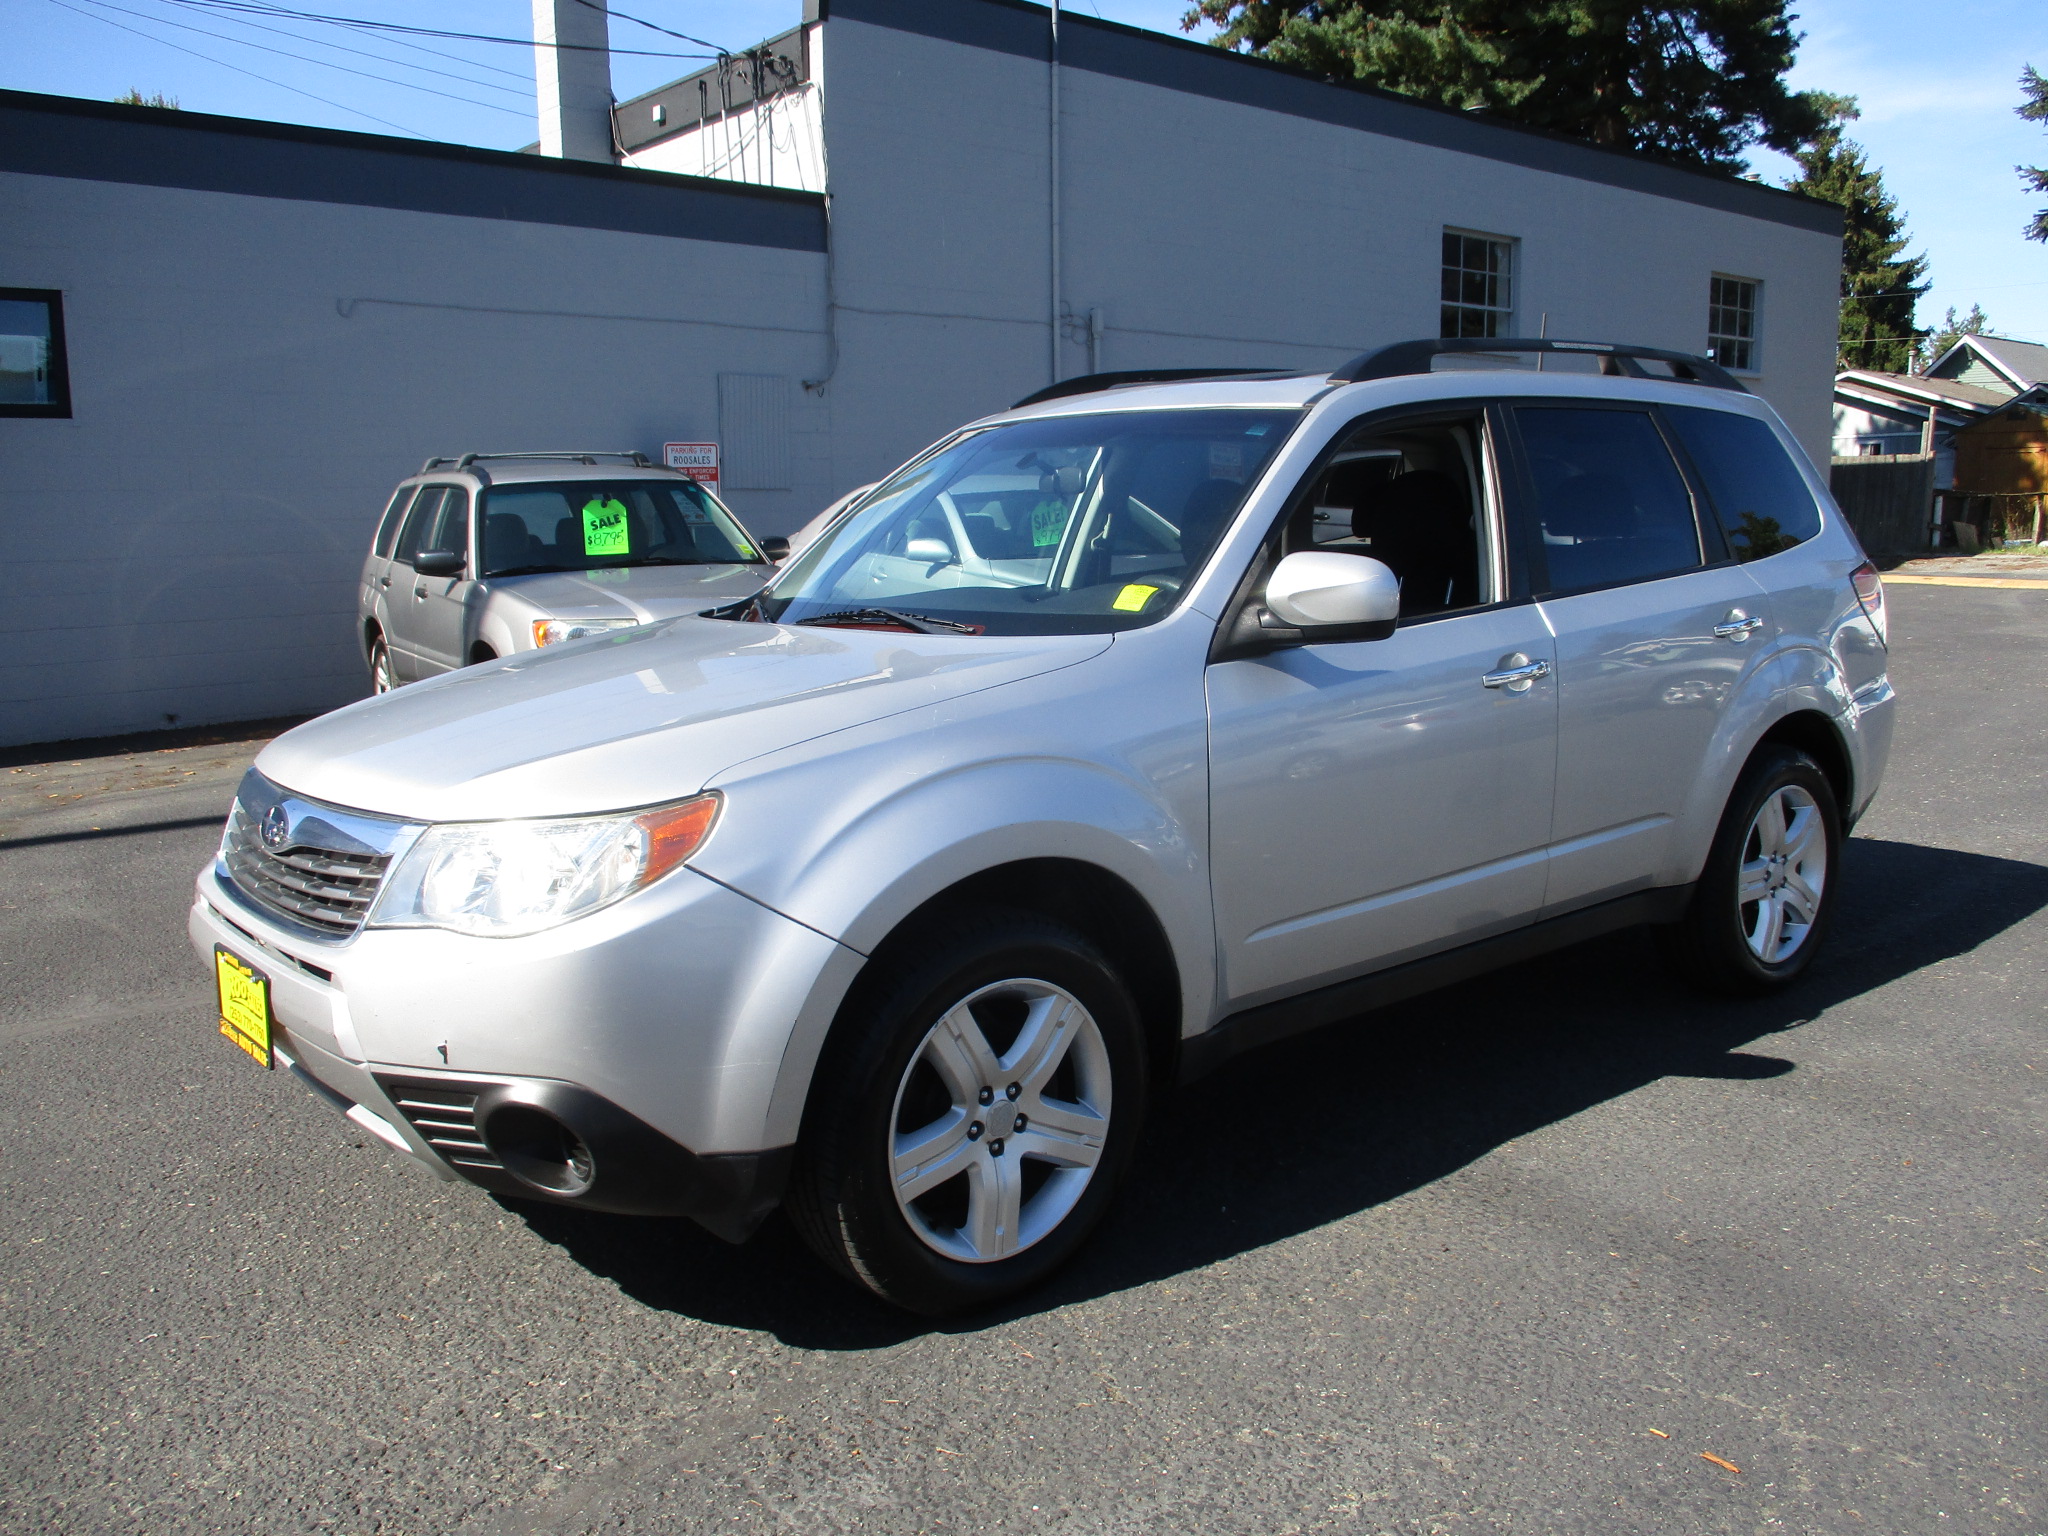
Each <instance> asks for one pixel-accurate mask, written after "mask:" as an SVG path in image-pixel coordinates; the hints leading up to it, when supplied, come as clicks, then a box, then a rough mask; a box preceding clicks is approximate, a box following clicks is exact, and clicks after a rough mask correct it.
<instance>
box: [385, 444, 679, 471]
mask: <svg viewBox="0 0 2048 1536" xmlns="http://www.w3.org/2000/svg"><path fill="white" fill-rule="evenodd" d="M479 459H573V460H575V461H576V462H577V463H579V464H595V463H596V462H597V461H598V460H599V459H624V460H626V462H628V463H629V464H632V465H634V466H635V467H636V468H639V469H654V468H656V467H657V466H656V465H655V464H654V463H653V462H652V461H651V460H650V459H649V458H648V457H647V455H646V454H644V453H642V452H641V451H640V450H639V449H637V448H565V449H563V450H561V451H560V452H558V453H465V454H464V455H463V456H462V457H461V458H459V459H449V458H438V459H429V460H427V462H426V463H424V464H422V465H421V466H420V473H421V474H423V475H425V474H431V473H432V472H433V471H434V470H436V469H439V468H440V467H441V466H442V465H443V464H453V465H454V466H455V467H456V468H457V469H467V468H469V466H470V465H472V464H474V463H476V462H477V461H478V460H479Z"/></svg>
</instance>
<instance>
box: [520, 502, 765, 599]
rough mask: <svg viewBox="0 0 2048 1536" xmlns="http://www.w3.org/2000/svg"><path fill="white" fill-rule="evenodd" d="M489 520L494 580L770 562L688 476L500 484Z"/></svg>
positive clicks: (724, 511)
mask: <svg viewBox="0 0 2048 1536" xmlns="http://www.w3.org/2000/svg"><path fill="white" fill-rule="evenodd" d="M482 519H483V520H482V524H481V528H482V534H483V537H482V539H481V540H480V542H481V544H482V545H483V574H484V575H486V576H517V575H523V574H525V573H527V572H529V571H596V570H614V569H616V568H618V567H619V566H622V565H739V564H748V563H754V564H759V563H762V557H761V555H760V554H759V553H758V552H757V551H756V550H755V549H754V541H753V540H752V539H750V538H748V537H747V536H746V534H745V533H744V532H742V531H741V529H740V525H739V524H738V523H736V522H735V521H733V516H732V514H731V513H730V512H728V511H726V510H725V508H724V507H722V506H720V505H719V504H718V503H717V502H716V501H715V500H713V499H712V498H711V497H710V496H709V495H707V494H706V493H705V491H704V490H703V488H702V487H701V486H699V485H697V484H696V482H694V481H691V480H684V479H681V478H677V479H675V480H563V481H558V482H548V483H544V484H538V485H529V484H521V485H499V486H492V487H490V488H489V489H487V490H486V491H485V492H484V493H483V512H482Z"/></svg>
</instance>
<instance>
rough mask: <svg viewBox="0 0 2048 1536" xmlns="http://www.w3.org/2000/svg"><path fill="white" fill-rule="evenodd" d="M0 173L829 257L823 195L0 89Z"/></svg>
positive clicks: (538, 156) (614, 166)
mask: <svg viewBox="0 0 2048 1536" xmlns="http://www.w3.org/2000/svg"><path fill="white" fill-rule="evenodd" d="M0 119H5V120H6V122H5V127H4V129H0V170H4V171H13V172H17V173H21V174H26V175H41V176H55V177H68V178H72V179H78V180H86V181H103V182H116V183H128V184H133V185H141V186H163V187H176V188H181V189H184V190H190V191H212V192H229V193H238V194H242V195H246V196H254V197H271V198H280V199H285V200H289V201H298V202H313V203H335V204H342V205H350V206H359V207H383V208H393V209H401V210H405V211H408V212H418V213H445V214H454V215H459V216H467V217H476V218H490V219H502V220H507V221H510V222H515V223H519V222H525V223H537V224H560V225H567V226H571V227H577V228H589V229H611V230H618V231H622V232H626V233H634V234H653V235H662V236H668V237H673V238H682V239H697V240H709V241H714V242H720V243H729V244H741V245H764V246H773V247H780V248H783V249H789V250H805V251H822V250H823V249H824V246H825V230H824V198H823V196H822V194H820V193H816V192H798V191H793V190H788V189H785V188H780V187H761V186H753V185H749V184H746V183H741V182H731V181H720V180H714V179H708V178H705V177H698V176H680V175H675V174H672V173H670V172H666V171H645V170H639V169H637V168H634V167H630V166H616V165H604V164H592V163H586V162H583V161H576V160H557V159H553V158H551V157H547V156H541V155H531V154H525V153H522V152H520V151H517V150H501V149H479V148H476V147H474V146H472V145H467V144H443V143H438V142H435V141H431V140H427V141H422V140H415V139H401V138H394V137H390V136H387V135H384V134H371V133H357V132H354V131H352V130H348V129H340V128H308V127H304V126H301V125H299V124H295V123H270V122H262V121H259V120H256V119H252V118H240V117H222V116H216V115H214V114H211V113H204V112H185V111H168V110H166V109H164V108H161V107H135V106H126V105H123V104H122V103H119V102H105V101H89V100H84V99H80V98H77V97H70V96H45V95H40V94H37V93H34V92H29V91H11V90H0Z"/></svg>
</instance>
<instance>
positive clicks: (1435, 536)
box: [1287, 418, 1492, 619]
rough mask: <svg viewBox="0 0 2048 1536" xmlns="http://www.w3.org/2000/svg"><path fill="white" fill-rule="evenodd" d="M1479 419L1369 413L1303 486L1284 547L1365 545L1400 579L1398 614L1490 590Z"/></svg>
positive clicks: (1456, 603)
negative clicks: (1383, 417)
mask: <svg viewBox="0 0 2048 1536" xmlns="http://www.w3.org/2000/svg"><path fill="white" fill-rule="evenodd" d="M1480 443H1481V432H1480V423H1479V421H1478V420H1477V419H1476V418H1475V419H1473V420H1470V421H1455V422H1423V423H1409V422H1384V421H1382V422H1376V423H1374V424H1372V425H1369V426H1367V427H1364V428H1362V429H1360V430H1357V431H1355V432H1353V433H1352V434H1351V435H1350V436H1348V437H1346V438H1345V439H1344V440H1343V441H1342V442H1340V443H1339V444H1338V446H1337V450H1336V452H1335V454H1334V455H1333V456H1332V457H1331V458H1330V460H1329V462H1328V464H1327V465H1326V466H1325V467H1324V468H1323V469H1322V470H1321V471H1320V472H1319V473H1318V474H1317V475H1316V477H1315V478H1314V479H1313V480H1312V481H1311V482H1310V483H1309V484H1308V486H1307V495H1306V496H1305V497H1304V498H1301V501H1302V504H1301V505H1300V506H1299V508H1298V509H1297V511H1296V512H1295V515H1294V523H1293V526H1291V527H1290V528H1289V529H1288V537H1287V548H1288V549H1289V551H1290V552H1291V551H1293V550H1297V549H1324V550H1331V551H1334V552H1336V553H1339V554H1347V555H1370V556H1371V557H1372V558H1373V559H1375V560H1378V561H1380V562H1382V563H1383V564H1385V565H1386V566H1388V567H1389V568H1390V569H1391V570H1392V571H1393V573H1394V575H1395V576H1396V577H1398V578H1399V579H1400V582H1401V617H1403V618H1404V619H1405V618H1413V617H1415V616H1416V615H1418V614H1426V613H1445V612H1449V611H1451V610H1453V609H1458V608H1470V607H1473V606H1475V605H1477V604H1480V603H1484V602H1488V601H1490V600H1491V594H1490V590H1489V589H1490V586H1491V583H1490V582H1489V581H1488V579H1487V577H1488V570H1487V567H1488V566H1489V565H1490V564H1491V562H1490V561H1489V560H1487V559H1486V558H1485V556H1486V554H1487V552H1488V551H1489V550H1490V549H1491V547H1492V541H1491V539H1490V537H1489V533H1488V528H1487V525H1486V520H1485V516H1484V513H1483V511H1482V506H1483V497H1482V495H1481V493H1480V485H1481V483H1482V479H1483V476H1482V473H1481V470H1480V462H1481V459H1480V455H1481V447H1480Z"/></svg>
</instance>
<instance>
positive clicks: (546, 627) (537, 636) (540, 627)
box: [533, 619, 640, 645]
mask: <svg viewBox="0 0 2048 1536" xmlns="http://www.w3.org/2000/svg"><path fill="white" fill-rule="evenodd" d="M639 623H640V620H638V619H535V620H534V621H533V643H534V644H535V645H560V644H561V643H562V642H563V641H564V640H581V639H582V638H583V637H584V636H585V635H602V634H604V633H606V632H607V631H609V630H614V629H632V628H634V627H635V626H636V625H638V624H639Z"/></svg>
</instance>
